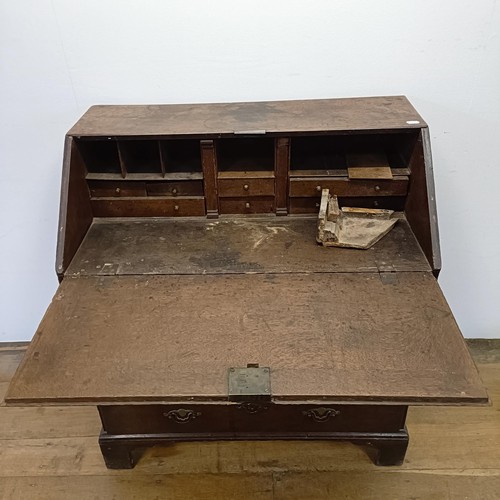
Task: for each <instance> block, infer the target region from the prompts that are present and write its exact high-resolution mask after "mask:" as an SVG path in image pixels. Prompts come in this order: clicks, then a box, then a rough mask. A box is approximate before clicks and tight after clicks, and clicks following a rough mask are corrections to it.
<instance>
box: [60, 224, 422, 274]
mask: <svg viewBox="0 0 500 500" xmlns="http://www.w3.org/2000/svg"><path fill="white" fill-rule="evenodd" d="M380 270H391V271H430V266H429V264H428V263H427V261H426V259H425V256H424V255H423V253H422V251H421V249H420V247H419V245H418V243H417V241H416V240H415V237H414V236H413V234H412V232H411V230H410V228H409V226H408V223H407V222H406V221H405V220H404V218H401V219H400V220H399V221H398V223H397V224H396V226H395V227H394V229H393V230H392V231H391V232H390V233H389V234H388V235H387V236H386V237H385V238H384V239H382V240H381V241H379V242H378V243H377V244H376V245H375V246H374V247H373V248H372V249H370V250H368V251H353V250H349V249H343V248H328V249H326V248H323V247H321V246H319V245H318V244H317V243H316V217H286V218H285V217H248V218H242V217H230V218H225V217H224V218H221V219H219V220H217V221H207V220H206V219H199V218H198V219H196V218H189V219H181V220H171V219H170V220H169V219H157V220H154V219H151V220H147V221H143V220H141V219H130V220H126V219H125V220H124V219H111V220H96V221H95V222H94V223H93V224H92V227H91V228H90V230H89V233H88V235H87V237H86V238H85V241H84V242H83V244H82V245H81V247H80V250H79V251H78V253H77V255H76V256H75V258H74V260H73V262H72V264H71V266H70V268H69V269H68V275H73V276H81V275H85V274H90V275H92V274H100V275H102V274H207V273H208V274H217V273H222V274H225V273H306V272H307V273H311V272H321V273H334V272H374V273H378V272H379V271H380Z"/></svg>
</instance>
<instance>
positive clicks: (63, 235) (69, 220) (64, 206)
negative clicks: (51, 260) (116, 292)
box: [56, 137, 92, 278]
mask: <svg viewBox="0 0 500 500" xmlns="http://www.w3.org/2000/svg"><path fill="white" fill-rule="evenodd" d="M85 174H86V169H85V166H84V164H83V160H82V157H81V155H80V152H79V151H78V148H77V147H76V145H75V142H74V140H73V138H72V137H66V140H65V143H64V160H63V173H62V181H61V203H60V208H59V226H58V231H57V235H58V236H57V253H56V273H57V275H58V276H59V277H60V278H61V277H62V274H63V273H64V271H65V270H66V268H67V267H68V265H69V263H70V262H71V259H72V258H73V256H74V254H75V252H76V250H77V249H78V247H79V246H80V243H81V242H82V239H83V237H84V236H85V233H86V232H87V229H88V228H89V226H90V224H91V222H92V208H91V206H90V197H89V189H88V187H87V183H86V182H85Z"/></svg>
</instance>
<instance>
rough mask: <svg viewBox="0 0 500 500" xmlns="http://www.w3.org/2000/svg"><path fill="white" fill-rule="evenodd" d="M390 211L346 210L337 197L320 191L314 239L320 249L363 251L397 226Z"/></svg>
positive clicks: (327, 191)
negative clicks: (327, 247)
mask: <svg viewBox="0 0 500 500" xmlns="http://www.w3.org/2000/svg"><path fill="white" fill-rule="evenodd" d="M393 213H394V212H393V211H392V210H380V209H365V208H351V207H345V208H342V209H339V204H338V200H337V196H330V192H329V190H328V189H323V191H322V196H321V205H320V209H319V214H318V235H317V237H316V240H317V241H318V243H320V244H322V245H323V246H336V247H350V248H361V249H366V248H370V247H371V246H373V245H374V244H375V243H376V242H377V241H379V240H380V239H381V238H382V237H383V236H385V235H386V234H387V233H388V232H389V231H390V230H391V229H392V228H393V227H394V225H395V224H396V222H397V219H395V218H394V219H392V218H391V216H392V214H393Z"/></svg>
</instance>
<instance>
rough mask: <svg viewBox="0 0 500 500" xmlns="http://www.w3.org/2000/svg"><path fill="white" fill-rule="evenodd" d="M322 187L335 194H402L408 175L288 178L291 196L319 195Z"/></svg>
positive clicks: (404, 193)
mask: <svg viewBox="0 0 500 500" xmlns="http://www.w3.org/2000/svg"><path fill="white" fill-rule="evenodd" d="M323 189H329V190H330V193H331V194H336V195H337V196H344V197H350V196H404V195H406V193H407V191H408V177H405V176H401V177H397V178H394V179H392V180H386V179H376V180H350V179H339V178H330V177H315V178H304V177H296V178H292V179H290V196H291V197H310V196H312V197H316V196H321V191H322V190H323Z"/></svg>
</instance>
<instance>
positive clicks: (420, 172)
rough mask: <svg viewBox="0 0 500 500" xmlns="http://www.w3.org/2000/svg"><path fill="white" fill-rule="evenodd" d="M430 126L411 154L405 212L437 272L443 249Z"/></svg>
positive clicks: (439, 268) (423, 132)
mask: <svg viewBox="0 0 500 500" xmlns="http://www.w3.org/2000/svg"><path fill="white" fill-rule="evenodd" d="M430 147H431V146H430V139H429V129H427V128H425V129H422V132H421V135H420V137H419V139H418V141H417V142H416V144H415V148H414V150H413V154H412V156H411V163H410V170H411V177H410V184H409V188H408V196H407V198H406V205H405V213H406V216H407V218H408V222H409V223H410V226H411V228H412V230H413V232H414V233H415V236H416V237H417V240H418V242H419V243H420V246H421V247H422V249H423V251H424V253H425V255H426V257H427V260H428V261H429V263H430V265H431V267H432V269H433V270H434V273H435V274H436V275H437V274H438V273H439V271H440V270H441V252H440V248H439V231H438V221H437V210H436V195H435V192H434V176H433V172H432V156H431V149H430Z"/></svg>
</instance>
